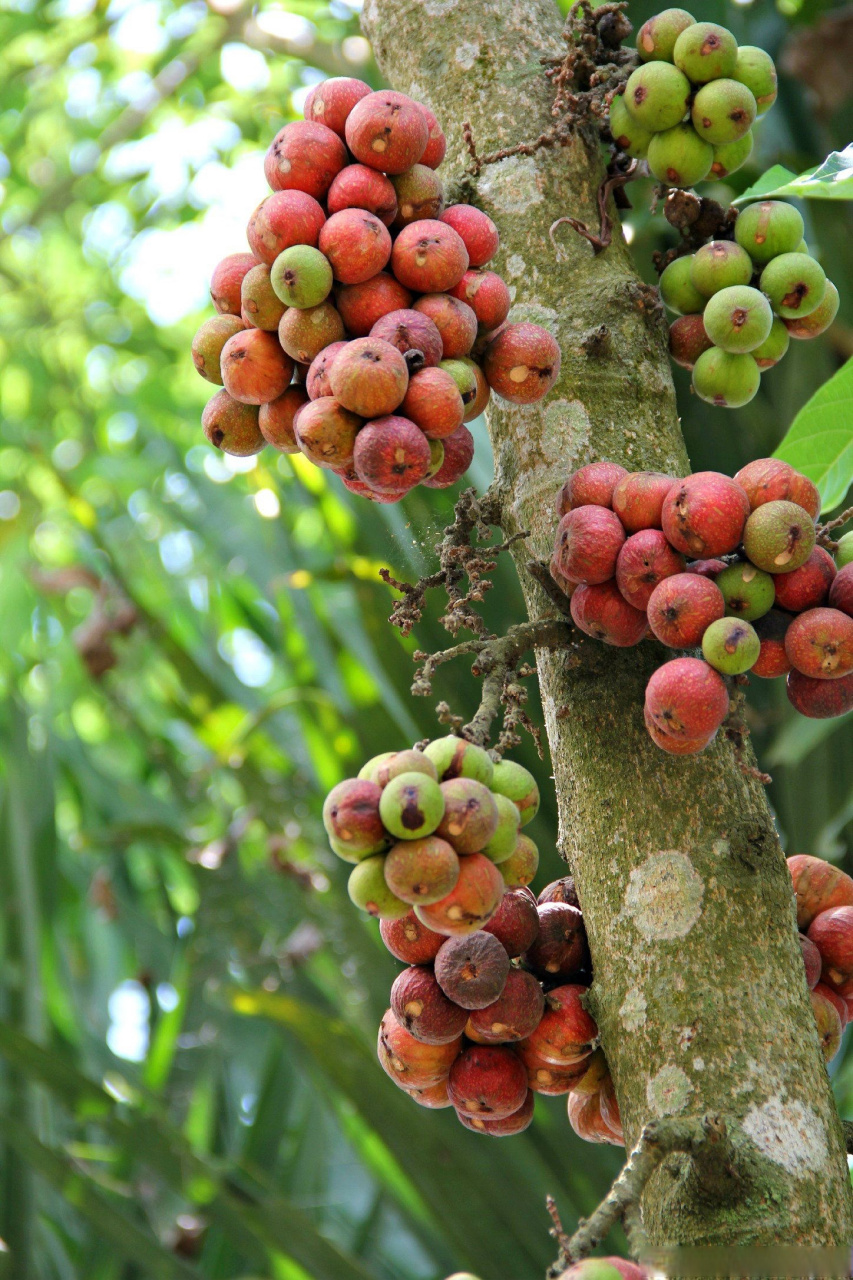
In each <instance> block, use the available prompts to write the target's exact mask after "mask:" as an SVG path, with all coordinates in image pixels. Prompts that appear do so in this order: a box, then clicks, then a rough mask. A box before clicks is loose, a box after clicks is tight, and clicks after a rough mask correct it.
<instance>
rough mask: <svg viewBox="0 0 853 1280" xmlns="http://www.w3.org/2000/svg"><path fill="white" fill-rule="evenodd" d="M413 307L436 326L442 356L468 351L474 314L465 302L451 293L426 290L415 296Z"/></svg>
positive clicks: (473, 334) (448, 357) (457, 356)
mask: <svg viewBox="0 0 853 1280" xmlns="http://www.w3.org/2000/svg"><path fill="white" fill-rule="evenodd" d="M414 309H415V311H417V312H418V313H419V314H420V315H423V316H427V317H428V318H429V319H430V320H432V322H433V324H434V325H435V327H436V328H437V329H438V332H439V335H440V337H441V346H442V359H444V360H458V359H460V358H461V357H462V356H467V355H468V352H469V351H470V350H471V348H472V347H473V346H474V340H475V339H476V337H477V317H476V315H475V313H474V311H473V310H472V308H471V307H469V306H468V303H467V302H461V301H460V300H459V298H457V297H455V296H454V295H453V294H451V293H426V294H424V296H423V297H422V298H418V300H417V302H416V303H415V304H414Z"/></svg>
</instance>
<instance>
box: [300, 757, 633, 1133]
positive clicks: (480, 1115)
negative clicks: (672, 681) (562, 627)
mask: <svg viewBox="0 0 853 1280" xmlns="http://www.w3.org/2000/svg"><path fill="white" fill-rule="evenodd" d="M538 809H539V788H538V786H537V783H536V780H535V778H534V777H533V775H532V774H531V773H530V772H529V771H528V770H527V769H525V768H524V767H523V765H520V764H518V763H517V762H516V761H514V760H499V761H497V762H495V761H494V760H493V759H492V756H491V755H490V754H489V753H488V752H487V751H486V750H484V749H483V748H482V747H480V746H477V745H476V744H475V743H473V742H469V741H467V740H466V739H465V738H461V737H457V736H456V735H453V734H450V735H448V736H447V737H444V738H438V739H436V740H435V741H433V742H429V743H427V744H425V745H423V746H422V747H421V748H416V749H406V750H402V751H386V752H383V753H382V754H381V755H378V756H374V757H373V759H371V760H368V762H367V763H366V764H365V765H364V766H363V767H362V769H361V770H360V771H359V774H358V777H356V778H349V779H347V780H346V781H344V782H340V783H338V785H337V786H336V787H333V788H332V790H331V791H330V792H329V794H328V796H327V797H326V801H325V804H324V806H323V822H324V825H325V828H326V832H327V835H328V837H329V843H330V845H331V847H332V850H333V852H334V853H336V854H337V855H338V857H340V858H341V859H343V860H344V861H345V862H349V863H351V864H353V868H352V871H351V873H350V879H349V892H350V897H351V898H352V900H353V902H354V903H355V904H356V905H357V906H358V907H360V908H361V909H362V910H364V911H366V912H367V913H368V914H369V915H372V916H374V917H375V918H377V919H378V920H379V932H380V936H381V938H382V941H383V942H384V944H385V946H386V948H387V949H388V951H390V953H391V954H392V955H393V956H394V958H395V959H396V960H399V961H400V962H401V963H402V964H403V965H405V966H406V967H405V968H404V969H403V970H402V971H401V972H400V973H399V974H398V976H397V978H396V980H395V981H394V984H393V986H392V988H391V997H390V1008H389V1009H388V1011H387V1013H386V1014H385V1017H384V1018H383V1020H382V1025H381V1027H380V1031H379V1042H378V1050H377V1051H378V1055H379V1061H380V1063H381V1064H382V1067H383V1068H384V1070H385V1071H386V1073H387V1074H388V1075H389V1076H390V1077H391V1079H392V1080H393V1081H394V1082H395V1083H396V1084H397V1085H399V1086H400V1088H401V1089H404V1090H405V1091H406V1092H407V1093H408V1094H409V1096H410V1097H411V1098H412V1099H413V1101H415V1102H417V1103H418V1104H419V1105H420V1106H423V1107H428V1108H432V1109H436V1108H443V1107H453V1108H454V1109H455V1111H456V1114H457V1116H458V1118H459V1120H460V1122H461V1123H462V1124H463V1125H464V1126H465V1127H466V1128H468V1129H471V1130H473V1131H474V1132H476V1133H482V1134H486V1135H490V1136H492V1137H509V1136H511V1135H512V1134H515V1133H521V1132H522V1131H523V1130H524V1129H526V1128H527V1126H528V1125H529V1124H530V1122H531V1120H532V1119H533V1113H534V1103H535V1098H536V1095H537V1094H546V1095H565V1096H567V1098H568V1104H569V1119H570V1122H571V1124H572V1125H573V1127H574V1128H575V1130H576V1132H577V1133H579V1134H580V1135H581V1136H582V1137H584V1138H587V1139H588V1140H589V1141H591V1142H621V1141H622V1136H621V1124H620V1121H619V1108H618V1104H617V1102H616V1096H615V1092H614V1089H613V1081H612V1079H611V1078H610V1073H609V1071H608V1069H607V1064H606V1062H605V1060H604V1055H603V1053H602V1052H601V1050H600V1049H599V1048H598V1028H597V1026H596V1024H595V1021H594V1019H593V1017H592V1016H591V1014H590V1013H589V1011H588V1010H587V1008H586V994H587V991H588V989H589V986H590V984H591V982H592V962H591V959H590V954H589V947H588V945H587V938H586V930H585V928H584V921H583V913H582V911H581V908H580V902H579V899H578V895H577V892H576V890H575V885H574V881H573V880H572V878H571V877H570V876H569V877H565V878H563V879H562V880H555V881H554V882H553V883H552V884H549V885H547V886H546V887H545V888H544V889H543V890H542V893H541V894H540V895H539V898H538V899H537V898H536V897H535V896H534V894H533V893H532V891H531V890H530V888H529V885H530V882H531V881H532V880H533V877H534V876H535V874H536V869H537V866H538V862H539V854H538V850H537V848H536V845H535V844H534V842H533V841H532V840H531V839H530V837H529V836H528V835H527V834H526V833H525V832H524V831H522V827H524V826H526V825H527V824H528V823H529V822H530V821H532V819H533V818H535V816H536V813H537V811H538ZM578 1090H580V1091H581V1092H580V1094H578V1092H577V1091H578ZM579 1098H580V1101H579V1100H578V1099H579Z"/></svg>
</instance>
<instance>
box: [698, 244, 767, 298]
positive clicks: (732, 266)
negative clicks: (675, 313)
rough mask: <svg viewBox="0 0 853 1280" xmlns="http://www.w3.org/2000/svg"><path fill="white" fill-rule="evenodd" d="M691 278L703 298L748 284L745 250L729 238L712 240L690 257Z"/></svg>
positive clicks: (749, 271) (748, 260)
mask: <svg viewBox="0 0 853 1280" xmlns="http://www.w3.org/2000/svg"><path fill="white" fill-rule="evenodd" d="M690 279H691V280H692V281H693V284H694V286H695V288H696V289H698V291H699V292H700V293H701V294H702V295H703V297H705V298H711V297H713V295H714V294H715V293H719V291H720V290H721V289H730V288H732V287H733V286H734V285H737V284H749V282H750V280H751V279H752V262H751V261H750V258H749V254H748V253H747V252H746V250H745V249H742V248H741V247H740V245H738V244H733V243H732V241H731V240H712V241H711V242H710V244H703V245H702V248H701V249H699V250H697V252H696V253H694V254H693V257H692V258H691V259H690Z"/></svg>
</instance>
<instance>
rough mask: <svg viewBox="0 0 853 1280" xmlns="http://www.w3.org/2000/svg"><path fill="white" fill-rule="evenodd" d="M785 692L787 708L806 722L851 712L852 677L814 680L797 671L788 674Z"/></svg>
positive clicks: (852, 700) (852, 699) (852, 707)
mask: <svg viewBox="0 0 853 1280" xmlns="http://www.w3.org/2000/svg"><path fill="white" fill-rule="evenodd" d="M786 692H787V694H788V701H789V702H790V703H791V706H792V707H794V709H795V710H797V711H799V713H800V715H801V716H808V717H809V719H810V720H830V719H832V718H833V717H835V716H843V715H845V714H846V712H848V711H853V674H851V675H849V676H841V677H840V678H839V679H837V680H822V679H821V680H815V679H814V678H813V677H812V676H804V675H803V674H802V673H801V672H799V671H789V672H788V681H787V685H786Z"/></svg>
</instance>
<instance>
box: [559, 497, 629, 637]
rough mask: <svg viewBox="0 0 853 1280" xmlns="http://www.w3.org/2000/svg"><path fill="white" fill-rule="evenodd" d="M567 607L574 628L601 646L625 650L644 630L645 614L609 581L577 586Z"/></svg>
mask: <svg viewBox="0 0 853 1280" xmlns="http://www.w3.org/2000/svg"><path fill="white" fill-rule="evenodd" d="M586 509H587V508H584V510H586ZM569 607H570V609H571V613H572V620H573V621H574V623H575V626H577V627H579V628H580V629H581V631H583V632H585V634H586V635H588V636H592V637H593V639H595V640H600V641H601V642H602V643H603V644H612V645H616V646H617V648H620V649H622V648H629V647H630V646H631V645H635V644H639V643H640V641H641V640H642V639H643V637H644V636H645V635H646V632H647V631H648V621H647V619H646V615H645V613H643V611H642V610H641V609H635V608H634V606H633V605H630V604H628V601H627V600H626V599H625V598H624V597H623V596H622V594H621V592H620V591H619V588H618V587H617V585H616V583H615V582H613V581H610V582H601V583H598V584H595V585H592V586H588V585H586V584H583V585H581V586H579V587H578V589H577V591H575V592H574V593H573V595H572V598H571V602H570V605H569Z"/></svg>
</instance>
